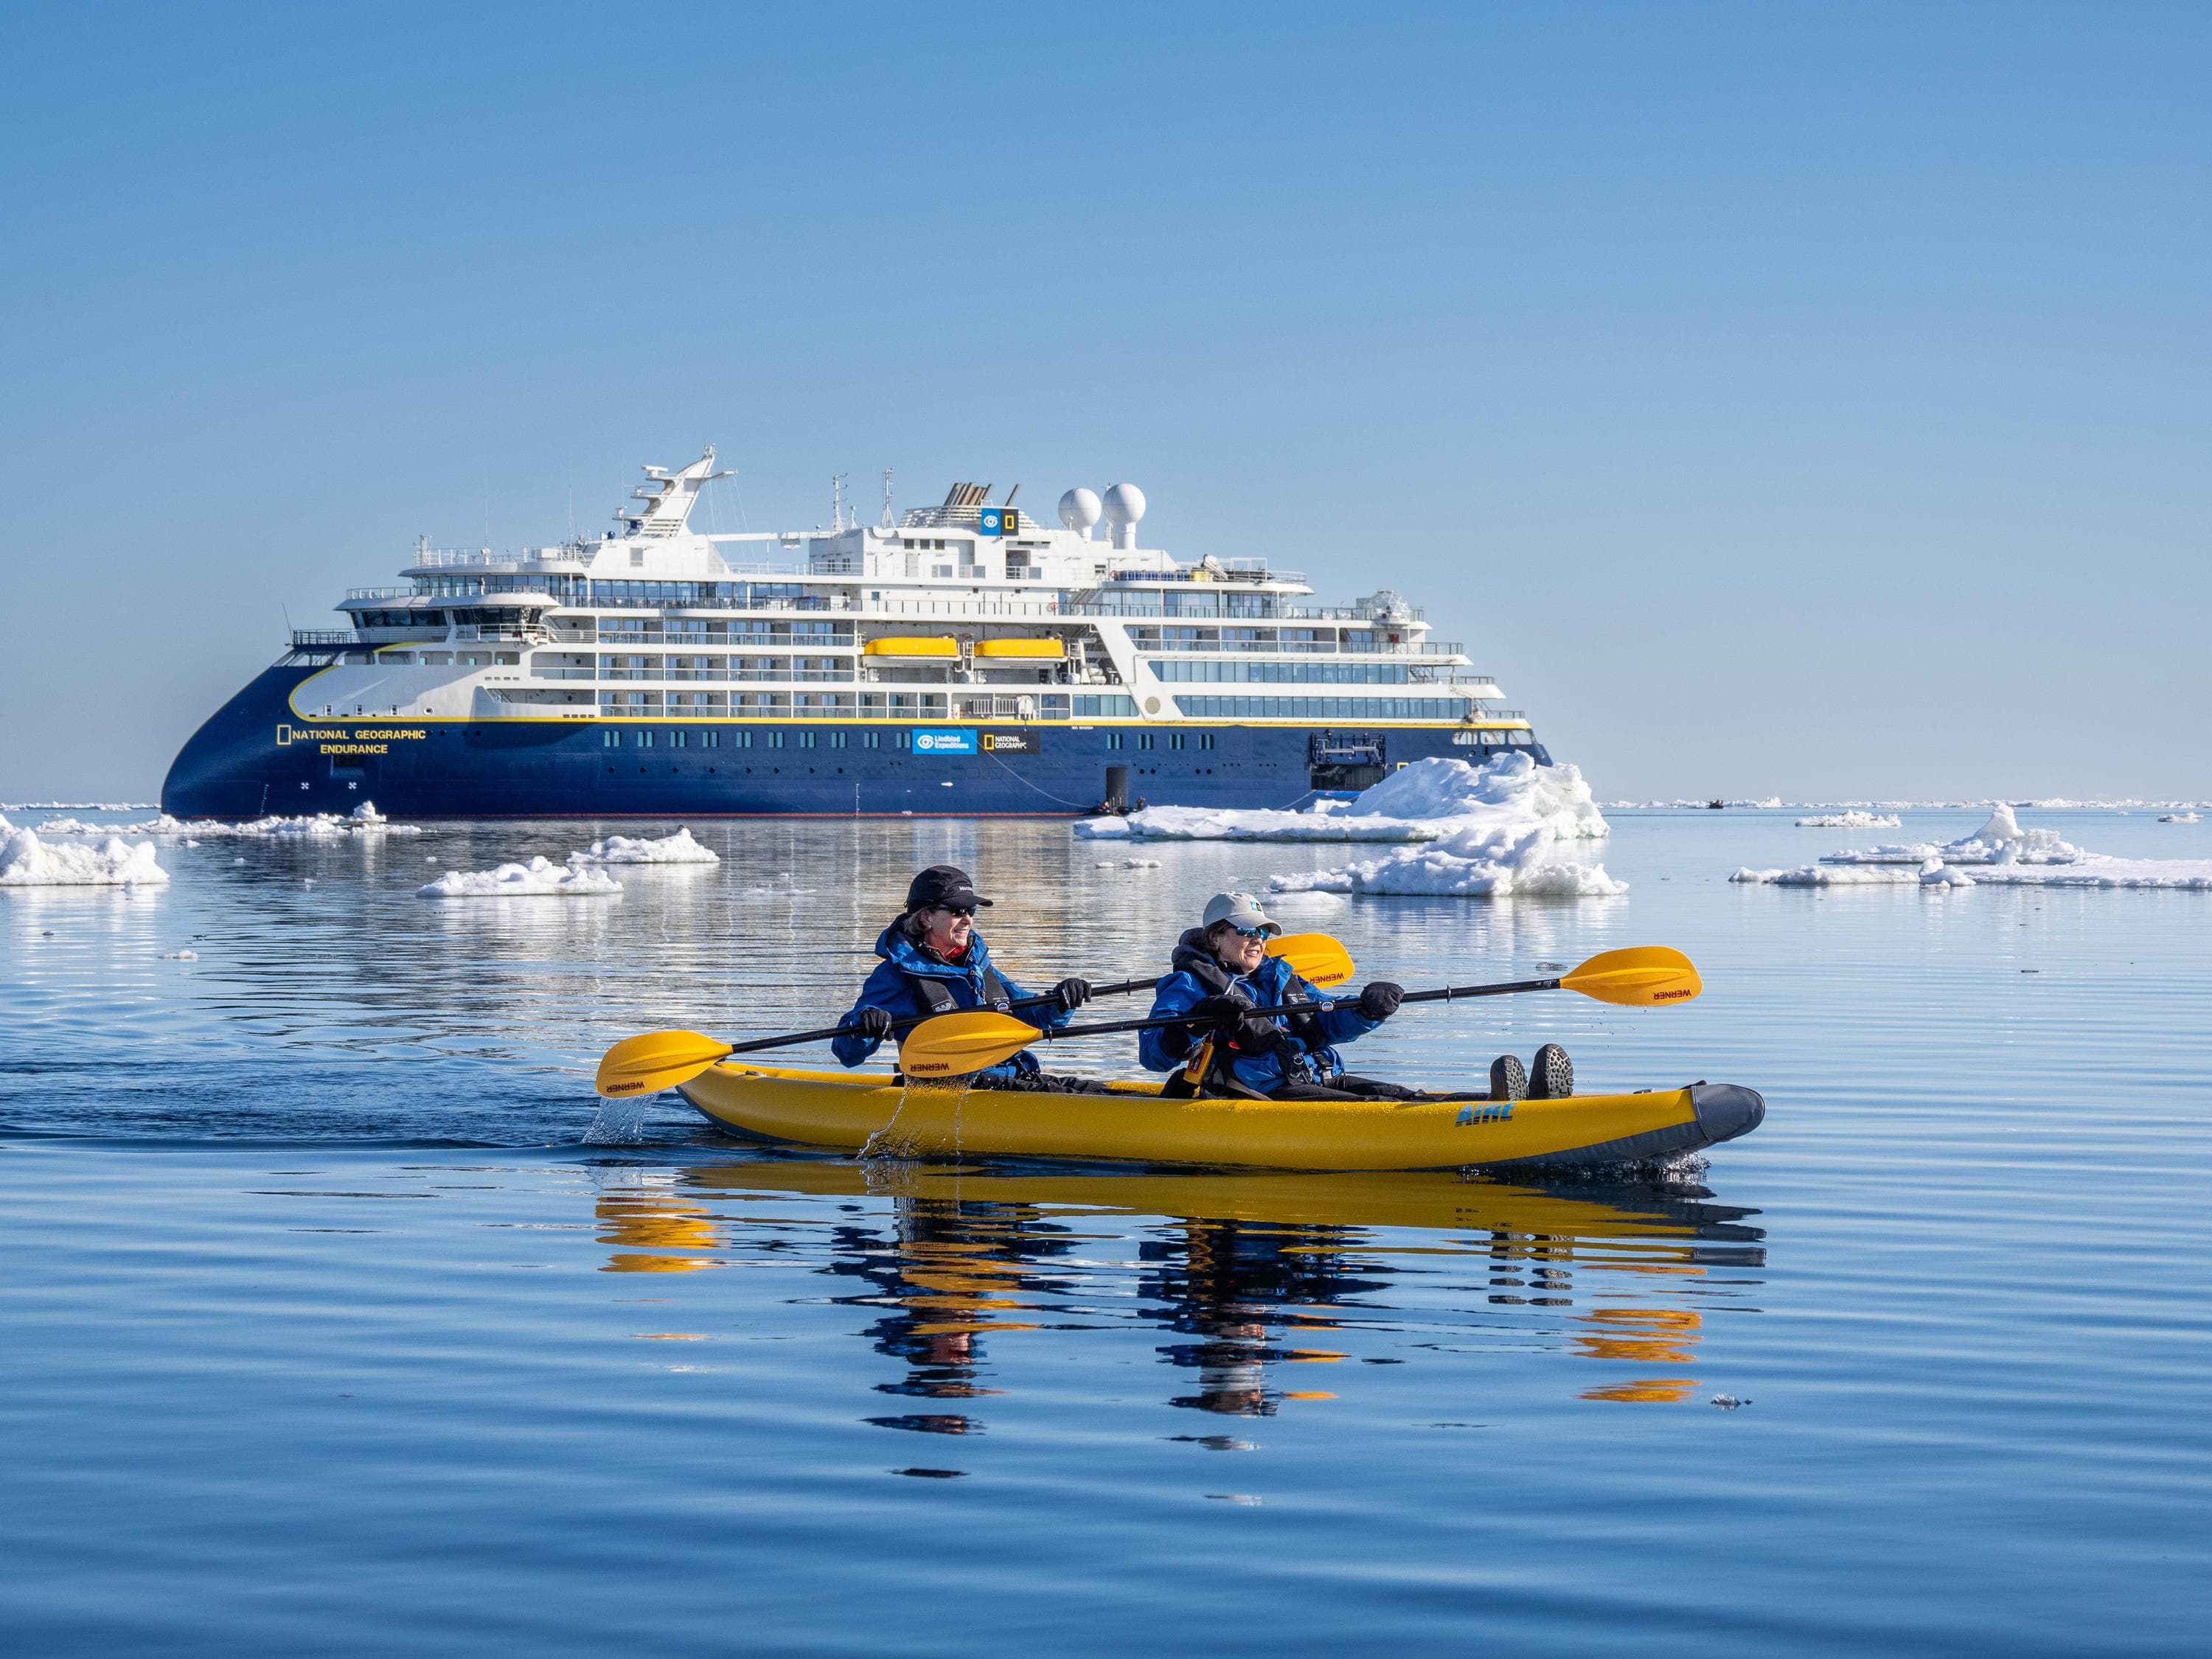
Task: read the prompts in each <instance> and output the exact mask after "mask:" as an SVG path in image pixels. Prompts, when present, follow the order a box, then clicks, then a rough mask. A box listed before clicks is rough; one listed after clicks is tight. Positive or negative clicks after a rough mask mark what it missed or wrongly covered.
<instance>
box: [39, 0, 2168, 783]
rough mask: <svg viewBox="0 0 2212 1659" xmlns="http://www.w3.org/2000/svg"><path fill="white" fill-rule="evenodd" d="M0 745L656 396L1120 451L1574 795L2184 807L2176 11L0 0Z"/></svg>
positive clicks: (563, 471)
mask: <svg viewBox="0 0 2212 1659" xmlns="http://www.w3.org/2000/svg"><path fill="white" fill-rule="evenodd" d="M0 52H4V54H5V57H6V60H7V62H8V63H9V68H10V70H11V72H10V74H9V97H8V99H7V100H5V101H4V103H0V124H4V133H5V142H4V146H0V207H4V210H5V222H6V225H7V228H8V250H7V254H6V257H5V258H0V315H4V317H5V319H6V321H5V325H4V330H0V392H4V394H5V395H4V398H0V492H4V497H5V505H6V511H5V513H4V515H0V524H4V528H0V555H4V557H5V561H6V568H7V571H8V575H9V585H8V592H9V605H8V617H9V622H10V623H11V624H12V626H11V628H10V629H9V636H10V637H9V647H8V649H7V650H6V651H5V652H4V653H0V699H4V702H0V707H4V708H5V710H6V714H5V716H4V719H5V725H4V727H0V731H4V733H5V737H4V742H0V798H5V799H23V798H26V797H45V796H50V795H58V796H64V797H68V798H72V799H82V798H102V797H108V798H114V797H123V796H129V797H132V798H137V799H150V798H151V795H152V793H153V792H154V791H155V789H156V788H157V787H158V786H159V784H160V781H161V775H162V773H163V772H164V770H165V769H166V768H167V763H168V760H169V757H171V755H172V754H173V752H174V751H175V750H176V748H177V746H178V744H179V743H180V742H181V741H182V740H183V739H184V738H185V736H186V735H187V734H188V732H190V731H191V728H192V727H193V726H194V725H196V724H197V722H198V721H199V720H201V719H203V718H204V716H205V715H206V714H209V713H210V712H212V711H213V709H214V708H215V707H216V705H217V703H219V702H221V701H222V699H223V698H224V697H225V696H228V694H229V693H230V692H232V691H233V690H236V689H237V688H238V687H239V686H240V685H241V684H243V683H244V682H245V681H246V679H247V678H250V677H251V676H252V674H253V673H254V672H255V671H257V670H258V669H259V668H260V667H262V666H264V665H265V664H266V663H268V662H269V661H270V660H271V659H273V658H274V657H275V655H276V653H277V651H278V649H279V648H280V647H281V646H282V643H283V629H284V626H285V623H286V616H287V612H288V611H289V618H290V621H291V622H292V623H294V624H295V625H298V626H302V627H308V626H330V625H335V621H336V619H335V618H333V617H331V615H330V613H329V608H330V606H331V604H332V602H333V601H335V600H336V599H337V598H339V597H340V596H341V594H342V593H343V590H344V589H345V588H346V587H347V586H353V585H366V584H375V583H382V582H387V581H390V580H394V574H393V573H394V572H395V571H396V570H397V569H398V567H399V566H400V565H401V564H402V563H403V562H404V556H405V554H406V550H407V549H408V547H409V545H410V544H411V542H412V541H413V538H415V536H416V534H417V533H427V534H428V535H429V536H430V538H431V539H432V541H433V542H434V543H435V544H443V545H453V544H463V545H472V544H477V543H478V542H480V541H482V540H483V538H484V537H485V535H486V532H487V527H488V529H489V537H490V539H491V540H492V541H493V542H494V543H495V544H498V545H501V546H509V545H514V544H535V543H542V542H545V541H550V540H556V539H558V538H560V537H561V536H562V534H564V533H565V532H567V530H568V525H569V513H570V505H569V504H570V501H571V495H572V492H573V500H574V515H575V522H576V523H577V524H578V525H579V526H583V527H586V528H587V529H592V530H596V529H598V528H599V527H600V526H604V525H605V523H606V521H607V519H608V515H609V514H610V513H611V512H612V511H613V509H614V508H615V507H616V505H617V502H618V501H620V499H621V498H622V496H623V493H624V492H625V491H626V490H627V489H629V485H630V483H632V482H633V481H634V480H635V477H637V474H636V472H635V468H636V466H637V465H638V464H640V463H641V462H647V461H652V462H657V463H663V464H666V463H681V462H683V461H685V460H689V459H692V458H694V457H695V456H696V455H697V453H698V452H699V448H700V446H701V445H702V444H704V443H708V442H712V443H714V445H716V446H717V447H718V448H719V449H720V453H721V455H722V457H723V459H724V463H725V464H726V465H732V466H735V467H736V468H738V470H739V472H740V474H741V476H740V477H739V478H738V480H737V481H736V489H735V490H734V491H732V486H731V485H728V484H724V485H720V486H717V490H718V491H719V492H720V499H719V500H718V501H717V502H716V504H715V508H714V510H715V512H716V513H717V514H718V515H719V519H720V523H721V525H722V527H724V528H731V527H735V522H736V520H737V519H738V515H739V514H740V513H742V515H743V518H744V522H745V524H746V525H748V526H750V527H751V528H754V529H763V528H793V527H799V528H804V527H811V526H814V525H816V524H819V523H823V522H825V521H826V520H827V518H828V514H829V477H830V475H831V474H832V473H833V472H841V471H842V472H848V473H850V474H851V475H852V478H853V481H854V489H855V491H856V493H857V494H858V495H859V497H860V502H861V505H862V507H863V509H864V511H865V512H866V513H867V515H868V516H871V517H872V516H873V512H874V509H875V507H876V505H877V501H878V492H879V489H880V482H879V479H880V472H881V470H882V469H883V468H884V467H885V466H891V467H895V468H896V469H897V477H896V483H897V490H898V498H899V501H900V503H901V505H902V506H904V505H915V504H918V503H921V502H922V501H933V500H936V499H939V498H940V497H941V496H942V495H943V493H944V490H945V486H946V484H947V483H950V482H951V481H952V480H953V479H955V478H972V479H975V480H977V481H990V482H993V483H996V484H998V485H999V486H1000V488H1001V489H1004V488H1005V487H1006V485H1009V484H1012V483H1020V484H1021V485H1022V486H1023V494H1022V501H1023V504H1024V505H1025V506H1030V507H1032V508H1033V509H1042V510H1043V511H1045V512H1047V513H1049V511H1050V509H1051V506H1052V503H1053V502H1054V500H1056V498H1057V497H1058V495H1059V494H1060V491H1061V490H1062V489H1066V487H1068V486H1069V485H1071V484H1075V483H1087V484H1090V485H1091V486H1093V487H1103V485H1104V484H1106V483H1109V482H1111V481H1113V480H1115V479H1122V478H1127V479H1131V480H1133V481H1135V482H1136V483H1139V484H1141V485H1142V486H1143V487H1144V489H1145V490H1146V494H1147V495H1148V496H1149V497H1150V499H1151V501H1152V512H1151V514H1150V516H1149V517H1148V519H1147V520H1146V530H1147V532H1150V533H1149V534H1148V535H1147V538H1146V539H1147V540H1148V541H1158V542H1159V543H1161V544H1164V545H1166V546H1167V547H1169V548H1170V549H1171V550H1174V551H1176V553H1178V554H1181V555H1183V556H1196V555H1198V554H1200V553H1214V554H1218V555H1221V556H1248V555H1253V554H1261V553H1265V554H1268V555H1271V556H1275V557H1277V558H1278V559H1279V561H1280V562H1283V563H1285V564H1287V565H1290V566H1291V567H1293V568H1304V569H1305V570H1307V571H1309V572H1310V573H1311V574H1312V576H1313V578H1314V580H1315V582H1316V586H1318V587H1320V588H1321V589H1322V591H1323V592H1324V594H1325V595H1326V596H1328V597H1329V598H1332V599H1342V598H1345V597H1348V596H1349V595H1351V594H1352V593H1354V592H1367V591H1370V590H1371V589H1373V588H1374V587H1376V586H1383V585H1387V586H1393V587H1396V588H1398V589H1400V590H1401V592H1404V593H1406V594H1407V596H1408V597H1409V598H1412V599H1414V600H1416V601H1417V602H1419V603H1422V604H1425V605H1426V606H1427V608H1428V613H1429V616H1430V618H1431V621H1432V622H1434V623H1436V624H1437V630H1438V632H1439V633H1440V634H1441V635H1444V636H1446V637H1449V638H1455V639H1463V640H1465V641H1467V642H1468V648H1469V650H1470V652H1471V653H1473V655H1474V658H1475V659H1476V663H1477V665H1478V666H1480V667H1482V668H1486V669H1489V670H1492V671H1495V672H1496V673H1497V675H1498V678H1499V679H1500V680H1501V681H1502V682H1503V684H1504V686H1505V689H1506V690H1507V691H1508V693H1509V694H1510V697H1511V700H1512V701H1513V702H1515V703H1516V704H1519V705H1522V706H1525V707H1526V708H1528V711H1529V712H1530V714H1531V715H1532V716H1533V717H1534V720H1535V723H1536V726H1537V728H1538V730H1539V732H1541V733H1542V734H1543V736H1544V737H1545V738H1546V739H1547V741H1548V742H1549V743H1550V744H1551V745H1552V747H1553V750H1554V751H1555V752H1556V753H1557V754H1558V755H1559V757H1562V758H1565V759H1570V760H1573V761H1577V762H1578V763H1581V764H1582V765H1583V769H1585V771H1586V772H1587V773H1588V774H1589V777H1590V779H1591V781H1592V782H1593V784H1594V785H1595V787H1596V788H1597V790H1598V792H1599V793H1600V795H1601V797H1606V798H1613V797H1616V796H1622V795H1627V796H1654V795H1660V796H1672V795H1676V794H1705V793H1727V794H1730V795H1742V794H1766V793H1781V794H1783V795H1784V796H1788V797H1790V798H1792V799H1799V798H1822V799H1832V798H1838V797H1850V796H1931V795H1948V796H1972V795H1982V794H2007V795H2026V794H2062V793H2063V794H2070V795H2088V794H2093V793H2106V794H2145V795H2158V796H2168V795H2179V796H2207V795H2212V744H2208V743H2207V742H2206V740H2205V736H2204V731H2205V726H2206V718H2207V714H2208V710H2209V709H2212V695H2208V692H2207V689H2206V654H2207V653H2206V650H2205V644H2204V635H2205V629H2206V624H2207V620H2208V607H2207V599H2208V597H2209V596H2212V579H2208V576H2207V574H2206V563H2207V556H2208V553H2209V552H2212V503H2208V499H2207V496H2208V483H2212V473H2208V466H2207V461H2208V456H2209V455H2212V443H2208V440H2212V373H2208V370H2212V362H2208V355H2212V354H2208V349H2207V348H2208V341H2212V304H2208V301H2212V280H2208V279H2212V209H2209V207H2208V204H2212V97H2208V95H2207V93H2206V88H2207V85H2208V84H2212V9H2207V8H2204V7H2202V6H2195V5H2185V4H2170V5H2126V4H2114V5H2094V6H2091V5H2079V6H2073V7H2045V6H2035V5H2027V4H2020V3H2004V4H1996V5H1971V4H1949V5H1942V6H1928V5H1924V4H1918V3H1915V4H1907V5H1893V6H1891V5H1880V4H1859V5H1852V6H1847V7H1846V6H1832V7H1824V6H1813V5H1798V4H1775V3H1770V0H1759V3H1749V4H1705V5H1701V4H1681V5H1656V4H1652V5H1639V6H1626V5H1601V4H1583V3H1577V4H1559V5H1532V4H1516V5H1510V6H1504V5H1492V6H1481V5H1468V4H1456V5H1450V6H1442V7H1436V8H1424V7H1416V6H1344V5H1327V6H1310V7H1300V6H1286V5H1281V4H1268V5H1265V6H1260V5H1254V6H1249V7H1245V8H1241V9H1239V8H1233V7H1229V6H1191V5H1179V6H1165V7H1157V8H1143V7H1139V8H1135V9H1129V8H1085V9H1074V8H1054V7H1038V6H1012V5H1008V6H965V7H951V8H925V7H913V6H895V7H881V8H875V7H866V6H858V5H830V6H813V7H778V8H763V9H757V10H744V9H737V8H733V7H726V6H714V7H702V8H698V9H691V8H687V7H684V6H678V5H654V6H652V7H644V8H636V9H623V8H617V7H611V6H608V7H593V8H560V7H555V6H549V5H544V4H533V5H529V6H515V7H512V8H498V7H492V6H474V5H459V6H457V5H452V4H445V5H440V6H435V7H419V8H417V7H407V6H399V5H380V6H375V7H346V8H338V7H309V6H270V7H267V8H260V9H252V8H242V7H220V6H216V7H181V6H166V5H164V6H147V7H143V8H101V7H97V6H83V5H73V6H68V7H51V8H50V7H42V6H36V5H27V4H20V3H19V4H16V5H13V6H10V7H9V8H7V9H5V10H4V11H0Z"/></svg>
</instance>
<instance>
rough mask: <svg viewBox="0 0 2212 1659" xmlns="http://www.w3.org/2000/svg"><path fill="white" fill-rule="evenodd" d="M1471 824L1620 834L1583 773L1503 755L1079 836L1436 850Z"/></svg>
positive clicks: (1098, 828) (1568, 834) (1118, 820)
mask: <svg viewBox="0 0 2212 1659" xmlns="http://www.w3.org/2000/svg"><path fill="white" fill-rule="evenodd" d="M1470 824H1481V825H1483V826H1486V827H1491V828H1497V827H1503V826H1504V825H1507V824H1511V825H1512V826H1514V827H1515V828H1516V829H1538V828H1541V829H1543V830H1544V831H1545V833H1546V834H1547V835H1549V836H1552V837H1553V839H1556V840H1560V841H1594V840H1600V839H1602V838H1603V837H1604V836H1607V835H1608V834H1610V833H1611V830H1610V828H1609V826H1608V825H1607V823H1606V821H1605V815H1604V814H1603V813H1602V812H1601V811H1599V810H1598V806H1597V803H1596V802H1595V800H1593V799H1591V797H1590V792H1589V785H1588V784H1586V783H1584V782H1583V776H1582V774H1581V772H1580V771H1578V770H1577V769H1575V768H1574V767H1572V766H1539V765H1537V764H1536V762H1535V759H1534V757H1532V756H1528V755H1500V756H1498V757H1497V758H1496V759H1494V760H1491V761H1487V762H1486V763H1483V764H1482V765H1480V766H1473V765H1469V764H1468V763H1467V762H1466V761H1463V760H1439V759H1431V760H1419V761H1414V762H1413V763H1410V764H1409V765H1406V766H1402V767H1400V768H1399V769H1397V770H1396V771H1395V772H1393V773H1391V774H1390V775H1389V776H1388V777H1386V778H1384V779H1383V781H1381V782H1379V783H1377V784H1376V785H1374V786H1373V787H1370V788H1368V789H1365V790H1363V791H1362V792H1361V793H1359V794H1358V795H1357V796H1355V797H1353V798H1352V799H1350V800H1348V801H1340V800H1324V801H1322V802H1320V803H1318V804H1317V805H1315V806H1312V807H1310V808H1308V809H1306V810H1304V811H1295V812H1293V811H1271V810H1267V809H1265V808H1259V809H1237V808H1229V807H1211V806H1147V807H1146V808H1144V809H1143V810H1142V811H1136V812H1132V813H1129V814H1127V816H1126V817H1096V818H1083V819H1079V820H1078V821H1077V823H1076V824H1075V834H1076V835H1077V836H1079V838H1081V839H1083V840H1085V841H1117V840H1121V839H1125V838H1126V839H1131V840H1139V841H1289V842H1316V841H1318V842H1358V841H1381V842H1432V841H1437V840H1439V839H1441V838H1443V837H1444V836H1450V835H1455V834H1457V833H1458V832H1460V831H1462V830H1463V829H1466V828H1468V826H1469V825H1470Z"/></svg>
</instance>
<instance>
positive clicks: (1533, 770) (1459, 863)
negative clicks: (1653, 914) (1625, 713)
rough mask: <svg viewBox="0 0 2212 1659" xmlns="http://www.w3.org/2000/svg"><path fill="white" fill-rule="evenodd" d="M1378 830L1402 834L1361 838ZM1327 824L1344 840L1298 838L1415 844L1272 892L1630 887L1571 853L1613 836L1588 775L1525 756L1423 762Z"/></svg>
mask: <svg viewBox="0 0 2212 1659" xmlns="http://www.w3.org/2000/svg"><path fill="white" fill-rule="evenodd" d="M1370 826H1376V827H1379V826H1391V827H1392V828H1393V829H1394V830H1395V833H1389V834H1370V835H1361V834H1358V833H1357V831H1358V830H1360V829H1367V828H1369V827H1370ZM1328 828H1329V829H1332V830H1334V831H1335V832H1336V834H1334V835H1331V834H1328V833H1327V832H1326V831H1324V832H1323V833H1322V834H1319V835H1312V834H1309V835H1302V836H1298V837H1297V839H1300V840H1322V839H1331V840H1334V839H1337V838H1339V837H1341V838H1342V839H1346V840H1354V839H1362V840H1365V839H1371V840H1377V841H1381V840H1393V841H1401V842H1413V843H1414V844H1413V845H1411V846H1401V847H1398V848H1393V849H1392V850H1391V851H1389V853H1386V854H1383V855H1382V856H1380V857H1378V858H1372V859H1358V860H1353V861H1352V862H1351V863H1349V864H1346V865H1342V866H1339V867H1337V868H1335V869H1333V870H1318V871H1316V872H1313V873H1311V874H1310V875H1289V876H1276V877H1274V878H1272V879H1271V880H1270V882H1269V883H1268V886H1269V888H1270V889H1271V890H1273V891H1274V892H1277V893H1305V892H1327V893H1375V894H1408V895H1410V894H1437V895H1447V896H1455V897H1464V898H1506V897H1510V896H1514V895H1516V894H1519V895H1536V894H1543V895H1556V896H1566V897H1594V896H1612V895H1613V894H1617V893H1625V892H1626V891H1627V890H1628V889H1627V886H1626V884H1625V883H1622V882H1618V881H1615V880H1613V878H1612V877H1610V876H1608V875H1607V874H1606V872H1605V870H1604V868H1603V866H1600V865H1596V864H1593V863H1589V862H1586V861H1585V860H1583V859H1582V858H1580V857H1577V856H1575V855H1574V854H1573V851H1572V849H1573V848H1574V847H1575V845H1576V843H1578V842H1591V841H1596V840H1601V839H1602V838H1603V837H1604V836H1607V834H1609V833H1610V828H1609V826H1608V825H1607V823H1606V821H1605V816H1604V814H1603V813H1601V812H1600V811H1598V808H1597V804H1596V802H1595V801H1594V800H1592V799H1591V798H1590V792H1589V785H1588V784H1586V783H1584V782H1583V777H1582V774H1581V773H1580V772H1579V771H1578V770H1577V769H1575V768H1574V767H1572V766H1539V765H1537V764H1536V763H1535V761H1534V758H1533V757H1530V756H1527V755H1501V756H1499V757H1498V758H1496V759H1495V760H1492V761H1489V762H1486V763H1484V764H1482V765H1480V766H1470V765H1468V763H1467V762H1465V761H1460V760H1426V761H1416V762H1415V763H1413V764H1412V765H1411V766H1407V767H1404V768H1401V769H1400V770H1398V771H1396V772H1394V773H1392V774H1391V775H1389V777H1387V778H1385V779H1383V781H1382V782H1380V783H1378V784H1376V785H1375V787H1373V788H1371V789H1368V790H1365V791H1364V792H1363V793H1361V794H1360V795H1359V797H1358V799H1355V800H1353V801H1352V802H1351V803H1350V804H1349V805H1347V806H1346V808H1345V809H1344V811H1342V812H1341V813H1333V814H1331V815H1329V820H1328ZM1347 830H1351V831H1354V832H1355V833H1352V834H1346V833H1345V832H1346V831H1347ZM1239 838H1240V839H1242V838H1243V837H1239Z"/></svg>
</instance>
